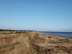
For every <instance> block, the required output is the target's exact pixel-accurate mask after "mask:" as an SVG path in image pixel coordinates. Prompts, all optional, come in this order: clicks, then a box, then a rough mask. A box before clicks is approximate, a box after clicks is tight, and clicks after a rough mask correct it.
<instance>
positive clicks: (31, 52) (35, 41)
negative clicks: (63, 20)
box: [0, 31, 72, 54]
mask: <svg viewBox="0 0 72 54" xmlns="http://www.w3.org/2000/svg"><path fill="white" fill-rule="evenodd" d="M0 54H72V38H66V37H61V36H55V35H49V34H43V33H39V32H35V31H33V32H21V33H20V32H19V33H13V34H9V33H8V34H0Z"/></svg>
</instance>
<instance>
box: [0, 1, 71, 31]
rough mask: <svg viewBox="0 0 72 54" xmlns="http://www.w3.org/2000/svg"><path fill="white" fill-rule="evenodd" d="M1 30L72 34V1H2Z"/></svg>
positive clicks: (0, 9)
mask: <svg viewBox="0 0 72 54" xmlns="http://www.w3.org/2000/svg"><path fill="white" fill-rule="evenodd" d="M0 29H15V30H37V31H65V32H72V0H0Z"/></svg>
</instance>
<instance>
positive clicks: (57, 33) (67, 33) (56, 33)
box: [41, 31, 72, 38]
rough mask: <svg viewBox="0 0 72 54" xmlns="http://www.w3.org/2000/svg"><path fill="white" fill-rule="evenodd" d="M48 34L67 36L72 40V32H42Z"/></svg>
mask: <svg viewBox="0 0 72 54" xmlns="http://www.w3.org/2000/svg"><path fill="white" fill-rule="evenodd" d="M41 33H46V34H52V35H59V36H65V37H71V38H72V32H47V31H46V32H45V31H43V32H41Z"/></svg>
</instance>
